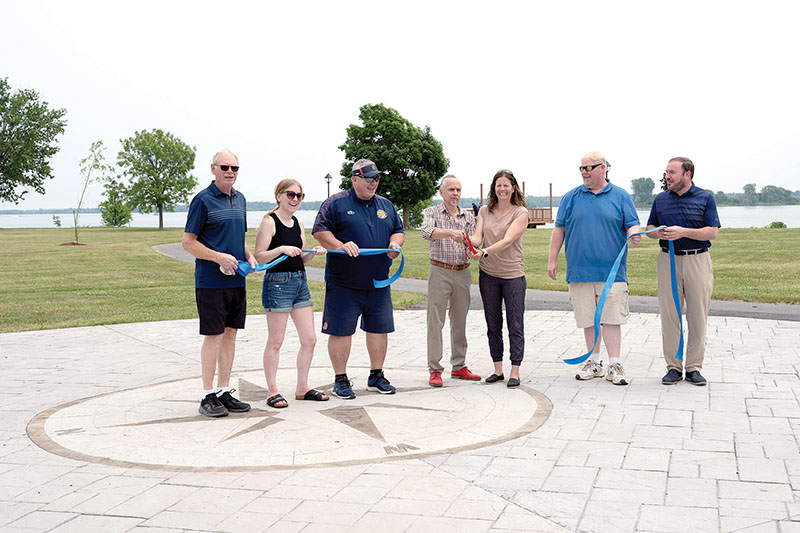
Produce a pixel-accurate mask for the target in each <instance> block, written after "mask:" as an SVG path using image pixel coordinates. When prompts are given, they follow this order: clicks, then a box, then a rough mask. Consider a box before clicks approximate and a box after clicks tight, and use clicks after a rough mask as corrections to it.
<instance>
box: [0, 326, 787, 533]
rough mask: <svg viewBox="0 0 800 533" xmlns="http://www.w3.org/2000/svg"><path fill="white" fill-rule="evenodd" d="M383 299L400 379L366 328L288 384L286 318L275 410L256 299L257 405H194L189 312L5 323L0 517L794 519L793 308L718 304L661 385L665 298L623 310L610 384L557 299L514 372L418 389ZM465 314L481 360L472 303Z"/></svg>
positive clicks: (592, 527)
mask: <svg viewBox="0 0 800 533" xmlns="http://www.w3.org/2000/svg"><path fill="white" fill-rule="evenodd" d="M395 317H396V322H397V324H396V325H397V331H396V332H395V333H393V334H391V335H390V339H389V356H388V358H387V363H386V374H387V377H388V378H389V379H390V380H392V382H393V383H394V384H395V385H397V386H398V389H399V391H398V393H397V394H396V395H393V396H380V395H377V394H371V393H367V392H366V391H364V390H363V389H364V385H365V379H366V373H367V368H368V358H367V356H366V353H365V349H364V337H363V334H360V333H359V334H357V335H356V338H355V339H354V342H353V354H352V356H351V361H350V370H351V371H350V375H351V377H352V378H355V380H356V384H355V388H356V391H357V394H358V398H356V399H355V400H353V401H344V400H339V399H331V400H330V401H329V402H326V403H312V402H303V401H295V400H294V399H293V395H292V394H291V393H292V392H293V388H294V387H293V380H294V370H293V368H292V367H293V354H294V353H295V352H296V350H297V347H298V340H297V336H296V334H295V333H294V331H293V330H292V328H291V327H290V328H289V330H288V332H287V338H286V340H285V344H284V350H283V351H282V354H283V356H282V363H283V366H282V368H281V370H280V371H279V373H278V380H279V384H280V386H281V392H283V394H284V395H285V396H287V397H288V398H289V403H290V405H289V408H287V409H283V410H275V409H270V408H268V407H266V405H265V403H264V399H265V382H264V378H263V374H262V372H261V370H260V369H261V355H262V350H263V346H264V340H265V330H266V326H265V319H264V317H263V315H253V316H250V317H248V323H247V329H245V330H243V331H242V332H240V335H239V340H238V344H237V355H236V364H235V367H234V376H233V384H234V386H236V387H237V388H238V389H239V394H240V395H241V396H242V397H243V398H246V399H248V401H250V402H252V404H253V409H252V411H251V412H250V413H247V414H241V415H231V416H229V417H227V418H224V419H219V420H209V419H206V418H204V417H202V416H200V415H198V414H197V405H198V400H199V395H200V393H199V388H200V380H199V378H198V371H199V367H200V364H199V351H200V343H201V338H200V336H199V335H198V334H197V323H196V320H181V321H169V322H156V323H137V324H119V325H107V326H95V327H84V328H70V329H60V330H49V331H33V332H22V333H6V334H0V362H1V363H2V366H0V368H2V374H3V378H4V385H5V386H4V387H3V388H2V390H0V399H2V406H3V407H2V411H0V413H1V414H0V420H2V424H0V443H2V444H0V530H2V531H3V532H6V531H28V532H30V531H58V532H66V531H81V532H83V531H104V532H105V531H111V532H113V531H142V532H162V531H247V532H251V531H320V530H329V531H330V530H339V531H370V532H375V531H382V532H383V531H388V532H391V531H424V532H429V531H433V530H441V529H445V528H449V529H452V530H456V531H598V532H607V531H653V532H655V531H658V532H669V531H675V532H685V531H690V530H691V531H703V532H704V531H709V532H719V531H800V447H799V446H798V440H797V435H798V431H800V405H798V398H799V397H800V379H798V366H799V365H800V358H799V356H800V324H798V323H797V322H795V321H788V320H772V319H753V318H740V317H720V316H713V317H711V318H710V319H709V340H708V349H707V354H706V365H705V368H704V374H705V375H706V376H707V377H708V379H709V381H710V384H709V385H708V386H707V387H694V386H692V385H689V384H688V383H686V382H681V383H679V384H677V385H675V386H672V387H665V386H663V385H661V383H660V377H661V375H662V374H663V373H664V363H663V359H662V357H661V355H660V344H661V343H660V338H659V337H660V336H659V325H658V317H657V315H654V314H651V313H633V314H632V315H631V317H630V321H629V324H628V325H627V326H624V328H623V335H624V340H623V354H622V355H623V363H624V365H625V367H626V370H627V372H628V375H629V376H630V377H631V378H632V383H631V384H630V385H629V386H627V387H616V386H614V385H612V384H610V383H609V382H607V381H605V380H601V379H595V380H592V381H589V382H579V381H576V380H575V379H574V378H573V375H574V368H573V367H568V366H566V365H564V364H563V363H562V362H561V359H562V358H564V357H567V356H572V355H576V354H578V353H580V351H581V348H582V343H583V340H582V337H583V336H582V334H581V332H580V331H578V330H576V328H575V326H574V321H573V319H572V315H571V312H568V311H559V310H531V311H528V312H526V313H525V338H526V349H525V361H524V363H523V365H522V374H521V377H522V387H520V388H519V389H516V390H509V389H507V388H506V387H504V386H503V385H502V384H495V385H487V384H485V383H475V382H464V381H457V380H451V379H449V378H447V377H445V387H443V388H441V389H431V388H429V387H428V386H427V368H426V356H425V342H424V340H423V339H424V333H423V332H424V330H425V311H424V310H409V311H398V312H396V314H395ZM315 319H316V321H317V325H318V326H319V320H320V315H319V313H318V314H317V315H316V316H315ZM468 331H469V332H470V333H469V343H470V351H469V356H468V363H469V365H470V368H471V369H472V370H473V371H476V372H478V373H480V374H483V375H487V374H488V373H489V372H490V370H491V366H492V365H491V361H490V360H489V357H488V356H487V352H488V348H487V344H486V336H485V323H484V321H483V317H482V314H481V313H476V312H473V313H471V314H470V315H469V318H468ZM447 336H448V335H447V331H445V334H444V337H445V338H447ZM320 337H321V339H320V343H319V345H318V346H317V347H316V350H315V358H314V364H313V367H312V371H311V380H312V384H313V385H314V386H317V387H320V388H325V387H328V386H329V385H330V382H331V381H332V375H331V370H330V365H329V363H328V359H327V354H326V350H325V344H324V338H322V337H323V336H322V335H320Z"/></svg>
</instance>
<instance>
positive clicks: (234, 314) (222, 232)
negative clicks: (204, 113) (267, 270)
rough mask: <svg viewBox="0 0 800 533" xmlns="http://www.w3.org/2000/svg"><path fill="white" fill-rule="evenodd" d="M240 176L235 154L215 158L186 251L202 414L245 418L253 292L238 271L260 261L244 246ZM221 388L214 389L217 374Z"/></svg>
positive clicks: (190, 221)
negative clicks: (238, 379)
mask: <svg viewBox="0 0 800 533" xmlns="http://www.w3.org/2000/svg"><path fill="white" fill-rule="evenodd" d="M238 172H239V159H238V158H237V157H236V156H235V155H234V154H233V152H231V151H230V150H220V151H219V152H217V153H216V154H215V155H214V158H213V160H212V163H211V173H212V174H213V175H214V181H213V182H212V183H211V185H209V186H208V187H207V188H205V189H203V190H202V191H200V192H199V193H197V196H195V197H194V198H193V199H192V202H191V204H189V214H188V215H187V217H186V228H185V229H184V234H183V241H182V243H183V248H184V249H185V250H186V251H187V252H189V253H190V254H192V255H193V256H195V257H196V258H197V259H196V260H195V267H194V279H195V299H196V300H197V312H198V314H199V316H200V335H203V336H204V337H203V347H202V348H201V349H200V360H201V364H202V373H203V399H202V400H201V401H200V413H201V414H204V415H206V416H211V417H219V416H227V415H228V413H229V412H233V413H243V412H245V411H249V410H250V405H249V404H246V403H244V402H240V401H239V400H237V399H236V398H234V397H233V396H232V395H231V393H232V392H233V391H234V389H232V388H231V387H230V379H231V368H232V367H233V355H234V348H235V346H236V331H237V330H238V329H243V328H244V321H245V316H246V315H247V292H246V289H245V283H244V278H243V277H242V276H237V275H236V274H235V272H234V270H235V269H236V268H237V267H238V266H239V261H240V260H241V261H247V262H248V263H250V266H251V267H253V268H255V266H256V260H255V257H254V256H253V254H251V253H250V250H248V249H247V244H246V243H245V241H244V234H245V232H246V231H247V210H246V203H245V199H244V196H243V195H242V193H240V192H239V191H237V190H235V189H234V188H233V184H234V183H235V182H236V178H237V176H238ZM217 370H218V371H219V373H218V375H217V388H214V373H215V372H216V371H217Z"/></svg>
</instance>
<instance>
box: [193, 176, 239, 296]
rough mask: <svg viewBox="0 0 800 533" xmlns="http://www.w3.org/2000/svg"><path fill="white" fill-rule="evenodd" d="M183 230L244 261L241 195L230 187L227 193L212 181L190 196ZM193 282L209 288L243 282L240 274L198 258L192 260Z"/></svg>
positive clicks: (205, 243) (213, 248)
mask: <svg viewBox="0 0 800 533" xmlns="http://www.w3.org/2000/svg"><path fill="white" fill-rule="evenodd" d="M184 231H185V232H186V233H194V234H195V235H197V240H198V242H200V243H202V244H203V245H205V246H206V247H207V248H210V249H211V250H214V251H216V252H222V253H226V254H230V255H232V256H234V257H235V258H236V259H238V260H239V261H244V260H245V255H244V235H245V232H246V231H247V204H246V201H245V198H244V195H243V194H242V193H240V192H239V191H237V190H236V189H231V194H230V196H228V195H227V194H225V193H224V192H222V191H220V190H219V188H217V186H216V185H215V184H214V182H211V185H209V186H208V187H207V188H205V189H203V190H202V191H200V192H199V193H197V195H196V196H195V197H194V198H192V202H191V203H190V204H189V214H188V215H187V216H186V227H185V228H184ZM194 283H195V287H197V288H209V289H224V288H230V287H244V286H245V281H244V278H243V277H242V276H239V275H233V276H228V275H225V274H223V273H222V272H220V270H219V265H218V264H217V263H215V262H213V261H206V260H205V259H199V258H196V259H195V261H194Z"/></svg>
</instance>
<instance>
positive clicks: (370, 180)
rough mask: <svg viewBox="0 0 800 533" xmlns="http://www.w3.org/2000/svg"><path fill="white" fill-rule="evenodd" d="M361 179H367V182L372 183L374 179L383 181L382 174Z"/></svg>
mask: <svg viewBox="0 0 800 533" xmlns="http://www.w3.org/2000/svg"><path fill="white" fill-rule="evenodd" d="M361 179H362V180H364V181H366V182H367V183H372V182H373V181H381V177H380V176H372V177H371V178H367V177H363V178H361Z"/></svg>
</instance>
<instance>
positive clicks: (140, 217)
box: [0, 205, 800, 229]
mask: <svg viewBox="0 0 800 533" xmlns="http://www.w3.org/2000/svg"><path fill="white" fill-rule="evenodd" d="M717 209H718V211H719V218H720V222H722V227H723V228H750V227H757V228H760V227H764V226H768V225H769V224H770V223H771V222H774V221H777V220H779V221H781V222H783V223H784V224H786V225H787V226H788V227H790V228H800V205H780V206H752V207H744V206H735V207H733V206H730V207H719V208H717ZM553 211H558V209H557V208H554V209H553ZM637 212H638V213H639V220H640V221H641V222H642V225H644V224H646V223H647V217H648V216H649V215H650V210H649V209H645V210H638V211H637ZM265 213H266V211H252V212H248V213H247V226H248V228H250V229H256V228H257V227H258V225H259V224H260V223H261V217H263V216H264V214H265ZM57 216H59V217H60V218H61V226H62V227H64V228H69V227H72V215H71V214H69V213H63V214H59V215H57ZM316 216H317V212H316V211H298V212H297V218H299V219H300V220H302V221H303V224H305V226H306V227H307V228H310V227H311V226H312V225H313V224H314V218H315V217H316ZM553 218H555V213H554V215H553ZM185 223H186V213H185V212H184V213H164V226H165V227H167V228H182V227H183V226H184V224H185ZM80 225H81V226H102V225H103V223H102V221H101V218H100V213H83V214H81V218H80ZM131 226H133V227H135V228H157V227H158V215H155V214H149V215H145V214H141V213H134V214H133V222H131ZM52 227H55V225H54V224H53V215H52V214H47V213H32V214H27V213H26V214H22V215H3V214H0V228H52ZM545 227H552V224H548V225H547V226H545Z"/></svg>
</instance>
